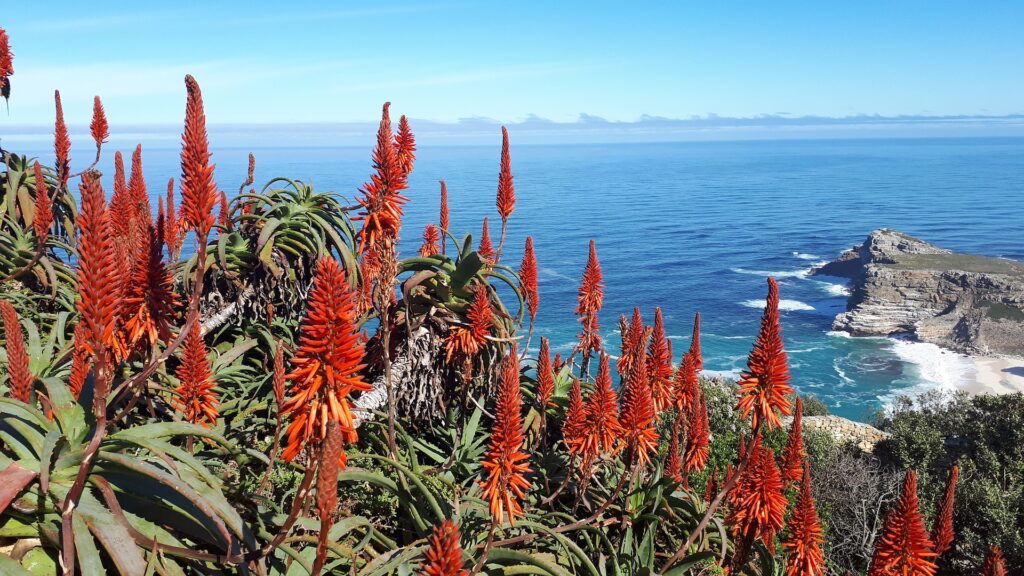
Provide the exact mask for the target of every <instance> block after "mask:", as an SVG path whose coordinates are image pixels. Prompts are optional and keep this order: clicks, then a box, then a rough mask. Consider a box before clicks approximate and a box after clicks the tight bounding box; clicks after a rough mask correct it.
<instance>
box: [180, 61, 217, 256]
mask: <svg viewBox="0 0 1024 576" xmlns="http://www.w3.org/2000/svg"><path fill="white" fill-rule="evenodd" d="M185 88H186V89H187V91H188V100H187V104H186V106H185V130H184V132H183V133H182V135H181V142H182V145H181V217H182V219H183V220H184V221H185V222H186V223H187V224H188V226H189V227H190V228H191V229H192V230H194V231H195V233H196V234H197V235H198V236H199V237H200V238H206V236H207V235H208V234H209V232H210V228H212V227H213V206H214V205H215V204H216V203H217V199H218V195H217V185H216V184H215V183H214V179H213V169H214V166H213V165H212V164H210V144H209V140H208V138H207V135H206V113H205V112H204V111H203V93H202V91H201V90H200V89H199V83H198V82H196V79H195V78H193V77H192V76H191V75H188V76H185Z"/></svg>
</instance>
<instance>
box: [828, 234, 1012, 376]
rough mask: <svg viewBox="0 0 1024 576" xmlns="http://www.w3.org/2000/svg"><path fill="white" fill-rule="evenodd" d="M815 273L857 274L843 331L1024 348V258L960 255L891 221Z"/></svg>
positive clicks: (839, 324) (998, 350)
mask: <svg viewBox="0 0 1024 576" xmlns="http://www.w3.org/2000/svg"><path fill="white" fill-rule="evenodd" d="M811 275H825V276H837V277H842V278H849V279H850V280H851V281H852V284H853V286H852V290H851V293H850V297H849V300H848V301H847V306H846V312H843V313H841V314H839V315H838V316H836V319H835V321H834V323H833V329H835V330H841V331H845V332H849V333H850V334H851V335H854V336H889V335H895V334H909V335H910V336H912V337H914V338H916V339H917V340H920V341H922V342H931V343H933V344H937V345H939V346H943V347H946V348H951V349H953V350H956V351H958V352H963V353H966V354H1007V355H1014V356H1021V355H1024V263H1021V262H1016V261H1012V260H1006V259H1001V258H989V257H984V256H974V255H970V254H960V253H956V252H952V251H950V250H946V249H943V248H939V247H937V246H934V245H932V244H929V243H927V242H925V241H923V240H919V239H917V238H914V237H913V236H909V235H907V234H904V233H902V232H898V231H896V230H891V229H887V228H883V229H880V230H875V231H874V232H872V233H871V234H870V235H868V238H867V240H866V241H865V242H864V243H863V244H861V245H859V246H854V247H853V248H851V249H849V250H847V251H846V252H843V254H841V255H840V256H839V257H838V258H837V259H836V260H834V261H832V262H829V263H827V264H824V265H823V266H820V267H818V268H815V269H813V270H811Z"/></svg>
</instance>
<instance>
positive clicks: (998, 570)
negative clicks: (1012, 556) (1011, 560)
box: [981, 546, 1010, 576]
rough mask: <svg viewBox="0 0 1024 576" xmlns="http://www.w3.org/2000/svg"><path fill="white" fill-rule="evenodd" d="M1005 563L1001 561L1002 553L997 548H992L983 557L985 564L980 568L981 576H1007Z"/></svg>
mask: <svg viewBox="0 0 1024 576" xmlns="http://www.w3.org/2000/svg"><path fill="white" fill-rule="evenodd" d="M1009 574H1010V573H1009V572H1008V571H1007V570H1006V561H1005V560H1003V551H1002V550H1001V549H1000V548H999V546H993V547H992V549H991V550H989V551H988V554H986V555H985V563H984V564H982V566H981V576H1008V575H1009Z"/></svg>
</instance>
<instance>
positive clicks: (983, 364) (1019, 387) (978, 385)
mask: <svg viewBox="0 0 1024 576" xmlns="http://www.w3.org/2000/svg"><path fill="white" fill-rule="evenodd" d="M969 358H970V360H971V362H972V363H973V365H974V370H973V374H972V375H971V376H973V378H969V379H968V380H967V381H966V382H964V383H963V384H962V385H961V386H960V387H959V389H960V390H963V391H965V392H967V393H968V394H970V395H971V396H977V395H981V394H1013V393H1015V392H1024V358H1019V357H1013V356H969Z"/></svg>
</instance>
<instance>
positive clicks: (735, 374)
mask: <svg viewBox="0 0 1024 576" xmlns="http://www.w3.org/2000/svg"><path fill="white" fill-rule="evenodd" d="M742 371H743V370H742V369H741V368H733V369H732V370H703V371H702V372H701V375H702V376H706V377H708V378H714V377H716V376H717V377H720V378H725V379H726V380H736V379H738V378H739V377H740V372H742Z"/></svg>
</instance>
